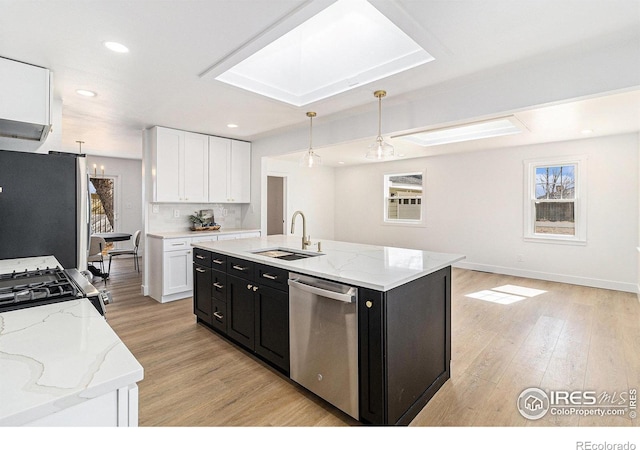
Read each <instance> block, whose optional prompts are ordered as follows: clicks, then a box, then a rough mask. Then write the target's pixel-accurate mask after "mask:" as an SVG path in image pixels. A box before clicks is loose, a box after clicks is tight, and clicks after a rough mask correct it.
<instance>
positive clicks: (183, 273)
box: [162, 249, 193, 295]
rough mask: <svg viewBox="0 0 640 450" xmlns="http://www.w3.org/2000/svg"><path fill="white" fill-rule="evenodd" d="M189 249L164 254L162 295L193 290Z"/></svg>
mask: <svg viewBox="0 0 640 450" xmlns="http://www.w3.org/2000/svg"><path fill="white" fill-rule="evenodd" d="M191 253H192V251H191V249H189V250H177V251H173V252H164V256H163V265H162V269H163V273H162V283H163V288H162V295H169V294H176V293H178V292H185V291H190V290H191V289H192V288H193V270H192V268H191Z"/></svg>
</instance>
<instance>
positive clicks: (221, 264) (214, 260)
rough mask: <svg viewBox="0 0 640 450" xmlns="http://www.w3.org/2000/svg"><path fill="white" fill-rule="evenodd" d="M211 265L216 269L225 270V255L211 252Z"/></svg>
mask: <svg viewBox="0 0 640 450" xmlns="http://www.w3.org/2000/svg"><path fill="white" fill-rule="evenodd" d="M211 267H212V268H214V269H216V270H221V271H223V272H224V271H226V270H227V256H226V255H221V254H220V253H211Z"/></svg>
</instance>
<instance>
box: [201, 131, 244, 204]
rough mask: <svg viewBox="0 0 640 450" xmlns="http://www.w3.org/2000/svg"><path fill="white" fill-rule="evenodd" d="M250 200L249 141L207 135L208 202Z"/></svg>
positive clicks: (240, 201)
mask: <svg viewBox="0 0 640 450" xmlns="http://www.w3.org/2000/svg"><path fill="white" fill-rule="evenodd" d="M250 201H251V143H249V142H243V141H236V140H232V139H225V138H220V137H215V136H209V202H211V203H249V202H250Z"/></svg>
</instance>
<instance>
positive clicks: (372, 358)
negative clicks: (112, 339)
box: [192, 235, 464, 425]
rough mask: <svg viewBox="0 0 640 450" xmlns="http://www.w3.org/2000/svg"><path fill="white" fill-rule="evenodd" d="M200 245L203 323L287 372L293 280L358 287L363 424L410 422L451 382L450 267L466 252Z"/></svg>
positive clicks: (277, 241) (198, 290) (262, 241)
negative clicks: (296, 277)
mask: <svg viewBox="0 0 640 450" xmlns="http://www.w3.org/2000/svg"><path fill="white" fill-rule="evenodd" d="M192 245H193V246H194V247H195V251H194V280H195V281H194V313H195V314H196V316H197V320H198V322H201V323H203V324H205V325H207V326H208V327H210V328H211V329H212V330H214V331H216V332H217V333H220V334H221V335H223V336H225V337H226V338H228V339H230V340H232V341H233V342H235V343H237V344H239V345H240V346H242V347H243V348H245V349H246V350H248V351H250V352H251V353H254V354H256V355H257V356H258V357H260V358H262V359H263V360H265V361H266V362H268V363H269V364H271V365H272V366H274V367H275V368H277V369H279V370H280V371H281V372H283V373H284V374H285V375H287V376H289V347H290V336H289V302H288V293H289V288H288V286H287V279H288V278H289V277H291V274H294V275H295V274H301V275H305V276H311V277H317V278H319V279H323V280H328V281H333V282H339V283H344V284H347V285H350V286H354V287H356V288H357V290H358V295H357V302H356V303H357V346H358V351H357V354H358V361H357V363H358V368H357V370H358V388H357V389H358V392H359V400H358V404H359V413H358V415H357V418H358V419H359V420H360V421H361V422H363V423H367V424H374V425H407V424H408V423H409V422H410V421H411V420H412V419H413V418H414V417H415V416H416V415H417V414H418V412H420V410H421V409H422V408H423V407H424V405H426V403H427V402H428V401H429V400H430V399H431V398H432V397H433V395H434V394H435V393H436V392H437V390H438V389H439V388H440V387H441V386H442V385H443V384H444V383H445V382H446V380H448V379H449V377H450V360H451V264H453V263H455V262H457V261H460V260H462V259H464V256H462V255H455V254H446V253H435V252H428V251H422V250H413V249H401V248H394V247H381V246H372V245H365V244H354V243H347V242H338V241H322V242H321V245H320V251H317V250H318V246H317V245H315V246H314V245H312V246H310V247H309V248H308V249H305V250H302V249H301V239H300V238H296V237H292V236H282V235H278V236H265V237H261V238H252V239H243V240H236V241H217V242H198V243H194V244H192ZM314 247H315V248H314ZM287 253H291V254H293V256H286V254H287ZM278 255H280V256H281V257H277V256H278ZM282 257H284V258H287V257H291V258H294V257H295V258H299V259H293V260H291V259H289V260H287V259H282Z"/></svg>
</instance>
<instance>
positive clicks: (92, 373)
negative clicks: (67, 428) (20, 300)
mask: <svg viewBox="0 0 640 450" xmlns="http://www.w3.org/2000/svg"><path fill="white" fill-rule="evenodd" d="M142 378H143V368H142V366H141V365H140V363H139V362H138V361H137V360H136V359H135V357H134V356H133V355H132V354H131V352H130V351H129V349H127V347H126V346H125V345H124V343H123V342H122V341H121V340H120V338H119V337H118V336H117V335H116V333H115V332H114V331H113V330H112V329H111V327H110V326H109V325H108V324H107V322H106V321H105V320H104V318H103V317H102V316H101V315H100V314H99V313H98V312H97V311H96V309H95V308H94V306H93V305H92V304H91V302H89V300H86V299H80V300H72V301H67V302H61V303H54V304H50V305H45V306H39V307H33V308H26V309H21V310H17V311H10V312H5V313H0V380H1V381H0V399H2V400H1V401H0V425H2V426H19V425H49V426H59V425H72V426H77V425H91V426H96V425H109V426H127V425H128V426H132V425H133V426H135V425H137V417H138V416H137V411H138V407H137V399H138V396H137V385H136V383H137V382H138V381H140V380H142Z"/></svg>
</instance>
